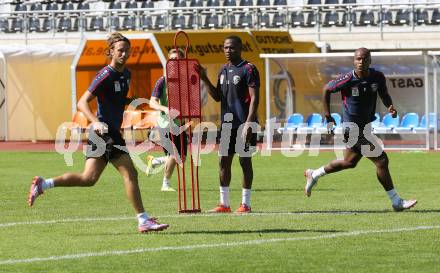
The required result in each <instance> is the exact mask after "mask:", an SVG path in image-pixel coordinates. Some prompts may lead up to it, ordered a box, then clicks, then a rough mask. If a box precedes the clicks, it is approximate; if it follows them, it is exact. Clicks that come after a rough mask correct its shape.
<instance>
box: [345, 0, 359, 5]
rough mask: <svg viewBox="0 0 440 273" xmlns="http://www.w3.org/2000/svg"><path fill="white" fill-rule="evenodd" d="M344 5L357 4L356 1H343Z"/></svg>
mask: <svg viewBox="0 0 440 273" xmlns="http://www.w3.org/2000/svg"><path fill="white" fill-rule="evenodd" d="M342 4H356V0H342Z"/></svg>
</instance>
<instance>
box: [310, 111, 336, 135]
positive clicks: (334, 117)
mask: <svg viewBox="0 0 440 273" xmlns="http://www.w3.org/2000/svg"><path fill="white" fill-rule="evenodd" d="M330 115H331V116H332V117H333V119H334V120H335V124H334V125H333V132H334V133H337V134H340V133H342V127H341V124H342V117H341V115H340V114H339V113H331V114H330ZM316 130H317V132H319V133H322V134H325V133H327V132H328V130H327V120H326V119H325V118H324V121H323V123H322V126H321V127H317V128H316Z"/></svg>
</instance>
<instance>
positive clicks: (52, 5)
mask: <svg viewBox="0 0 440 273" xmlns="http://www.w3.org/2000/svg"><path fill="white" fill-rule="evenodd" d="M45 10H58V4H57V3H56V2H50V3H47V4H46V9H45Z"/></svg>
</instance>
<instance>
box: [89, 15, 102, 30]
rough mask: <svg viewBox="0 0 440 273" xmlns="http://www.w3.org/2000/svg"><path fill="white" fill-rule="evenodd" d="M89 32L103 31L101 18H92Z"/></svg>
mask: <svg viewBox="0 0 440 273" xmlns="http://www.w3.org/2000/svg"><path fill="white" fill-rule="evenodd" d="M89 30H91V31H104V30H105V29H104V19H103V18H102V17H96V16H95V17H93V18H92V20H91V21H90V26H89Z"/></svg>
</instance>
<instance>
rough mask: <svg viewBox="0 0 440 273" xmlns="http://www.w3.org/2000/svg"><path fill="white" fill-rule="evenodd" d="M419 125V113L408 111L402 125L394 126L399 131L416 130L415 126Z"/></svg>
mask: <svg viewBox="0 0 440 273" xmlns="http://www.w3.org/2000/svg"><path fill="white" fill-rule="evenodd" d="M418 126H419V115H418V114H417V113H406V114H405V115H404V116H403V118H402V121H401V122H400V126H398V127H396V128H394V129H395V130H396V132H398V133H408V132H414V128H416V127H418Z"/></svg>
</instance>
